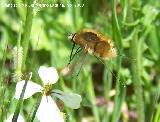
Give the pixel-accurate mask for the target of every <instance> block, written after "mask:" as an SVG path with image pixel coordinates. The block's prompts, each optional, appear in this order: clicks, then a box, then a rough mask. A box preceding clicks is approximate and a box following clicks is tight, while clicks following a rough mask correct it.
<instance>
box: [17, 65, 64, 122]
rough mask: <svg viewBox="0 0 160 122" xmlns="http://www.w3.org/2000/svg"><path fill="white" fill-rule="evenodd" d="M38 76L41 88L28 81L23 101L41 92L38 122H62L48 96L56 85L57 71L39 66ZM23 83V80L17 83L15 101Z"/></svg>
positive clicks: (37, 114)
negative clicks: (41, 84)
mask: <svg viewBox="0 0 160 122" xmlns="http://www.w3.org/2000/svg"><path fill="white" fill-rule="evenodd" d="M38 74H39V76H40V78H41V80H42V81H43V87H42V86H40V85H38V84H36V83H33V82H32V81H28V83H27V87H26V89H25V93H24V97H23V99H27V98H29V97H31V96H32V95H33V94H35V93H37V92H41V93H42V94H43V96H42V100H41V103H40V105H39V108H38V110H37V113H36V116H37V118H38V119H39V120H40V122H64V119H63V117H62V115H61V113H60V111H59V109H58V107H57V105H56V103H55V102H54V101H53V99H52V98H51V96H50V93H51V90H52V84H54V83H56V82H57V81H58V78H59V77H58V73H57V70H56V69H55V68H53V67H49V68H47V67H45V66H41V67H40V68H39V70H38ZM24 83H25V81H24V80H23V81H20V82H18V83H17V85H16V93H15V98H16V99H19V98H20V95H21V92H22V89H23V86H24Z"/></svg>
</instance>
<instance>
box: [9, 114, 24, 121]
mask: <svg viewBox="0 0 160 122" xmlns="http://www.w3.org/2000/svg"><path fill="white" fill-rule="evenodd" d="M12 118H13V113H12V114H11V115H10V116H9V117H8V119H7V120H6V122H12ZM17 122H24V119H23V117H22V116H21V115H20V114H19V115H18V119H17Z"/></svg>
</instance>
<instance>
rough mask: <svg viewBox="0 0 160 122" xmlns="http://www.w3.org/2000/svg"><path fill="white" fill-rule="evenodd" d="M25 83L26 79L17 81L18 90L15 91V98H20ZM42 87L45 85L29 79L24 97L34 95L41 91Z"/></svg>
mask: <svg viewBox="0 0 160 122" xmlns="http://www.w3.org/2000/svg"><path fill="white" fill-rule="evenodd" d="M24 83H25V81H24V80H23V81H20V82H18V83H17V85H16V92H15V98H16V99H19V98H20V95H21V92H22V89H23V86H24ZM42 89H43V87H41V86H40V85H38V84H36V83H33V82H31V81H28V83H27V87H26V89H25V93H24V97H23V99H27V98H29V97H30V96H32V95H33V94H35V93H36V92H41V90H42Z"/></svg>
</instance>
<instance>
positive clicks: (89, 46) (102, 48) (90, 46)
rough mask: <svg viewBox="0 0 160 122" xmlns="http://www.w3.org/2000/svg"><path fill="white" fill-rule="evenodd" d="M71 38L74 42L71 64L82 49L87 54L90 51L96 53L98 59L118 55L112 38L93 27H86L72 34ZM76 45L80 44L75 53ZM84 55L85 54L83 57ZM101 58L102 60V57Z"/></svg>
mask: <svg viewBox="0 0 160 122" xmlns="http://www.w3.org/2000/svg"><path fill="white" fill-rule="evenodd" d="M69 39H70V40H71V41H72V42H73V47H72V51H71V54H70V60H69V64H70V62H71V61H72V60H73V58H74V57H75V55H76V54H77V53H79V52H80V51H82V50H83V52H84V53H85V54H87V53H88V52H89V53H91V54H94V56H95V57H96V58H97V59H99V58H102V59H109V58H113V57H116V56H117V51H116V48H115V47H114V44H113V42H112V41H111V39H110V38H108V37H105V36H103V35H102V34H100V33H98V32H96V31H94V30H92V29H84V30H82V31H80V32H77V33H75V34H72V35H70V36H69ZM75 45H79V48H77V50H76V52H75V53H74V54H73V50H74V48H75ZM84 57H85V56H83V58H84ZM99 60H100V61H101V62H102V60H101V59H99ZM102 63H103V62H102ZM103 64H104V63H103Z"/></svg>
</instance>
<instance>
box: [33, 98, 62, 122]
mask: <svg viewBox="0 0 160 122" xmlns="http://www.w3.org/2000/svg"><path fill="white" fill-rule="evenodd" d="M36 116H37V117H38V119H39V121H40V122H64V119H63V117H62V115H61V113H60V111H59V109H58V107H57V105H56V103H55V102H54V101H53V99H52V98H51V97H50V96H43V97H42V100H41V103H40V106H39V108H38V110H37V113H36Z"/></svg>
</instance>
